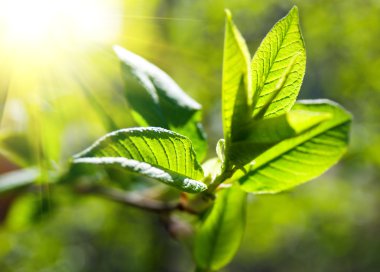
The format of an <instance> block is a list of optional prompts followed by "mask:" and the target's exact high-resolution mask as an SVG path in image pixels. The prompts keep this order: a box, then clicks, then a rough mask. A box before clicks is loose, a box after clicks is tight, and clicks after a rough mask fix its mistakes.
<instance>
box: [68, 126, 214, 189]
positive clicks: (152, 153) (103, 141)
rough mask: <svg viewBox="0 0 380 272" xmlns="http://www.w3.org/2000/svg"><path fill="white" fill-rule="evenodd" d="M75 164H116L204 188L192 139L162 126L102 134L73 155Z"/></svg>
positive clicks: (177, 184)
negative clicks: (80, 151)
mask: <svg viewBox="0 0 380 272" xmlns="http://www.w3.org/2000/svg"><path fill="white" fill-rule="evenodd" d="M73 163H74V164H78V163H85V164H99V165H115V166H118V167H122V168H124V169H127V170H129V171H132V172H135V173H140V174H142V175H145V176H148V177H151V178H154V179H156V180H159V181H161V182H163V183H165V184H167V185H170V186H174V187H176V188H178V189H180V190H182V191H185V192H189V193H196V192H201V191H204V190H206V188H207V186H206V185H205V184H204V183H202V182H199V181H197V180H200V179H202V178H203V170H202V167H201V166H200V165H199V163H198V162H197V159H196V155H195V153H194V150H193V147H192V144H191V141H190V140H189V139H188V138H187V137H184V136H182V135H180V134H178V133H175V132H172V131H169V130H166V129H163V128H151V127H150V128H130V129H122V130H118V131H115V132H112V133H109V134H107V135H105V136H104V137H102V138H100V139H99V140H98V141H97V142H96V143H94V144H93V145H92V146H91V147H89V148H88V149H86V150H85V151H83V152H82V153H80V154H78V155H76V156H75V157H74V161H73Z"/></svg>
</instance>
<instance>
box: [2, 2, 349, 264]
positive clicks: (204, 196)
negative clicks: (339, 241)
mask: <svg viewBox="0 0 380 272" xmlns="http://www.w3.org/2000/svg"><path fill="white" fill-rule="evenodd" d="M114 50H115V52H116V55H117V57H118V58H119V59H120V61H121V65H122V76H123V79H124V81H125V92H124V95H125V98H126V100H127V101H128V103H129V105H130V108H131V111H132V116H133V118H134V120H135V122H136V124H137V125H138V126H141V127H134V128H127V129H119V130H116V131H113V132H110V133H108V134H106V135H105V136H103V137H102V138H100V139H99V140H98V141H96V142H95V143H94V144H93V145H92V146H90V147H88V148H87V149H86V150H84V151H83V152H81V153H79V154H77V155H75V156H73V158H72V160H71V161H70V163H69V166H68V169H66V171H64V172H63V173H59V174H57V175H56V176H57V177H56V176H54V177H53V178H52V179H53V180H54V181H55V182H56V183H57V184H58V185H62V186H69V187H70V186H72V187H73V188H74V189H76V190H77V191H78V192H79V193H84V194H87V193H91V194H96V195H101V196H103V197H106V198H109V199H112V200H115V201H118V202H122V203H124V204H127V205H131V206H134V207H138V208H141V209H146V210H150V211H154V212H157V213H159V214H161V215H162V214H169V217H170V216H173V217H174V214H175V213H189V214H191V215H193V216H194V217H195V219H194V220H195V221H196V222H195V223H193V227H194V228H195V234H190V236H191V238H194V239H193V240H194V244H193V245H191V247H192V249H193V253H194V260H195V262H196V266H197V271H216V270H219V269H221V268H222V267H224V266H225V265H227V264H228V263H229V262H230V261H231V260H232V258H233V257H234V255H235V253H236V252H237V250H238V248H239V245H240V242H241V240H242V237H243V233H244V226H245V221H246V219H245V218H246V199H247V193H253V194H273V193H279V192H282V191H285V190H290V189H293V188H294V187H296V186H298V185H300V184H302V183H305V182H307V181H309V180H310V179H313V178H315V177H317V176H319V175H321V174H322V173H324V172H325V171H326V170H327V169H329V168H330V167H331V166H333V165H334V164H335V163H336V162H337V161H338V160H339V159H340V158H341V157H342V155H343V154H344V152H345V151H346V148H347V144H348V133H349V129H350V123H351V116H350V114H349V113H348V112H347V111H345V110H344V109H343V108H342V107H341V106H339V105H338V104H336V103H335V102H331V101H329V100H302V101H298V102H296V98H297V96H298V93H299V90H300V88H301V84H302V80H303V77H304V74H305V67H306V53H305V47H304V41H303V38H302V34H301V30H300V26H299V18H298V9H297V8H296V7H294V8H292V9H291V11H290V12H289V13H288V15H286V16H285V17H284V18H283V19H281V20H280V21H279V22H278V23H277V24H275V26H274V27H273V28H272V29H271V30H270V32H269V33H268V34H267V35H266V37H265V38H264V40H263V41H262V43H261V45H260V46H259V48H258V50H257V51H256V53H255V54H254V56H253V58H252V60H251V59H250V54H249V51H248V47H247V45H246V43H245V41H244V39H243V37H242V35H241V34H240V32H239V30H238V29H237V27H236V26H235V24H234V22H233V20H232V16H231V13H230V12H229V11H226V26H225V40H224V56H223V76H222V125H223V134H224V138H223V139H220V140H219V142H218V144H217V154H218V157H215V158H211V159H210V160H209V161H206V162H204V163H203V165H201V162H202V161H203V160H204V158H205V156H206V151H207V142H206V137H205V132H204V130H203V127H202V126H201V123H200V122H201V106H200V104H198V103H197V102H196V101H194V100H193V99H192V98H190V97H189V96H188V95H187V94H185V93H184V91H183V90H182V89H181V88H180V87H179V85H178V84H177V83H176V82H175V81H174V80H173V79H171V78H170V77H169V76H168V75H167V74H166V73H165V72H163V71H162V70H161V69H159V68H157V67H156V66H154V65H153V64H151V63H150V62H148V61H147V60H145V59H143V58H142V57H140V56H138V55H136V54H134V53H132V52H130V51H128V50H126V49H124V48H122V47H120V46H115V47H114ZM86 167H90V168H89V169H90V171H88V169H87V168H86ZM202 167H203V168H202ZM86 169H87V170H86ZM23 171H34V170H30V169H26V170H23ZM113 171H125V172H126V174H125V175H126V176H127V177H131V178H132V177H135V176H136V174H137V175H139V179H141V177H143V178H142V179H143V181H141V185H136V184H132V185H130V188H132V189H133V190H126V189H125V188H123V185H122V184H120V181H119V180H113V179H112V173H113ZM33 173H35V172H33ZM33 175H34V176H32V177H33V178H32V181H31V180H30V179H26V178H25V175H23V172H20V173H14V174H7V176H4V177H2V179H1V180H0V192H5V191H8V190H14V189H17V188H18V187H22V186H26V185H30V183H31V182H33V181H34V180H36V179H38V177H37V178H36V177H35V174H33ZM45 175H49V173H48V174H46V173H45ZM29 177H30V175H29ZM10 178H11V179H12V181H11V182H8V180H9V179H10ZM2 180H5V182H2ZM155 181H159V182H160V183H163V184H165V185H169V187H165V186H164V187H161V184H157V185H156V184H155V183H154V182H155ZM40 185H41V184H40ZM32 186H39V185H38V184H32ZM139 186H141V187H139ZM42 187H43V185H42ZM116 187H119V189H116ZM120 187H121V189H120ZM172 187H174V189H173V188H172ZM141 188H143V189H141ZM151 188H159V189H160V190H161V191H162V192H160V194H159V196H160V197H158V198H154V199H150V198H149V197H148V196H145V195H143V191H144V190H149V189H151ZM179 192H180V193H179ZM138 193H141V195H138ZM136 194H137V195H136ZM169 222H170V220H169ZM172 234H173V236H174V237H180V236H181V235H182V234H181V233H179V232H178V231H173V233H172Z"/></svg>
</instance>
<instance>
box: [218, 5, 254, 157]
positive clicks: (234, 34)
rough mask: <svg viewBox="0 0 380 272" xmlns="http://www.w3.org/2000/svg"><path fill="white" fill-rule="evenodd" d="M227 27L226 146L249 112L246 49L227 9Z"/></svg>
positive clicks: (225, 44)
mask: <svg viewBox="0 0 380 272" xmlns="http://www.w3.org/2000/svg"><path fill="white" fill-rule="evenodd" d="M225 28H226V30H225V37H224V51H223V53H224V56H223V79H222V115H223V131H224V139H225V141H226V148H227V152H228V147H229V145H230V142H231V139H232V138H234V133H235V130H236V129H237V128H239V127H240V124H242V123H244V122H245V120H246V119H247V118H249V117H250V116H249V115H250V114H249V111H248V108H249V104H248V101H249V100H248V97H250V96H251V95H252V94H251V84H250V69H249V58H250V56H249V52H248V49H247V45H246V43H245V41H244V39H243V37H242V36H241V34H240V32H239V30H238V29H237V28H236V27H235V25H234V23H233V21H232V17H231V13H230V12H229V11H228V10H226V27H225Z"/></svg>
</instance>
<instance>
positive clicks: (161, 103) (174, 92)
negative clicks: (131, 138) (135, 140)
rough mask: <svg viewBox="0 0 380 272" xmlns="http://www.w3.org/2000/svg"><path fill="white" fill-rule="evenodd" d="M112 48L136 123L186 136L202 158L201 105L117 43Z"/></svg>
mask: <svg viewBox="0 0 380 272" xmlns="http://www.w3.org/2000/svg"><path fill="white" fill-rule="evenodd" d="M114 50H115V52H116V54H117V56H118V58H119V59H120V61H121V63H122V75H123V78H124V80H125V82H126V88H125V94H126V97H127V100H128V103H129V105H130V106H131V108H132V110H133V116H134V119H135V120H136V122H137V123H138V124H139V125H140V126H153V127H161V128H166V129H170V130H173V131H175V132H178V133H180V134H182V135H185V136H187V137H188V138H189V139H191V141H192V142H193V144H194V149H195V151H196V153H197V155H198V156H199V159H200V160H202V159H203V158H204V157H205V155H206V151H207V150H206V149H207V142H206V139H205V133H204V130H203V127H202V124H201V117H202V116H201V106H200V105H199V104H198V103H197V102H196V101H194V100H193V99H192V98H191V97H189V96H188V95H187V94H186V93H185V92H184V91H183V90H182V89H181V87H179V86H178V84H177V83H176V82H175V81H174V80H173V79H172V78H171V77H170V76H169V75H168V74H166V73H165V72H164V71H162V70H161V69H159V68H158V67H156V66H155V65H153V64H152V63H150V62H148V61H147V60H145V59H143V58H142V57H140V56H138V55H136V54H134V53H132V52H130V51H128V50H126V49H124V48H122V47H120V46H114Z"/></svg>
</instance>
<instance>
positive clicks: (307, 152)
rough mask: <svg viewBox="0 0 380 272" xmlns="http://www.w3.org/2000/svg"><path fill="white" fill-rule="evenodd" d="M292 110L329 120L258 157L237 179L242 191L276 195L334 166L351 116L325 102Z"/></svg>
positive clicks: (312, 102) (306, 103) (343, 148)
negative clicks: (317, 113)
mask: <svg viewBox="0 0 380 272" xmlns="http://www.w3.org/2000/svg"><path fill="white" fill-rule="evenodd" d="M293 109H294V110H306V111H315V112H323V113H327V114H330V115H331V118H329V119H328V120H326V121H324V122H322V123H320V124H319V125H317V126H315V127H314V128H311V129H310V130H308V131H306V132H304V133H302V134H300V135H299V136H296V137H293V138H289V139H286V140H284V141H282V142H280V143H278V144H276V145H275V146H273V147H272V148H270V149H269V150H267V151H265V152H264V153H263V154H261V155H260V156H259V157H257V159H255V161H254V164H251V166H250V167H249V169H246V170H247V171H248V173H247V174H246V175H244V176H243V177H242V178H241V179H240V183H241V186H242V188H243V189H244V190H246V191H248V192H253V193H277V192H280V191H283V190H287V189H290V188H293V187H295V186H297V185H299V184H302V183H304V182H306V181H308V180H310V179H312V178H315V177H317V176H319V175H321V174H322V173H323V172H325V171H326V170H327V169H329V168H330V167H331V166H332V165H334V164H335V163H336V162H337V161H338V160H339V159H340V158H341V157H342V155H343V154H344V153H345V151H346V149H347V145H348V138H349V129H350V124H351V115H350V114H349V113H348V112H347V111H345V110H344V109H343V108H341V107H340V106H339V105H337V104H336V103H333V102H331V101H328V100H310V101H307V100H305V101H299V102H298V103H296V104H295V105H294V107H293Z"/></svg>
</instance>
